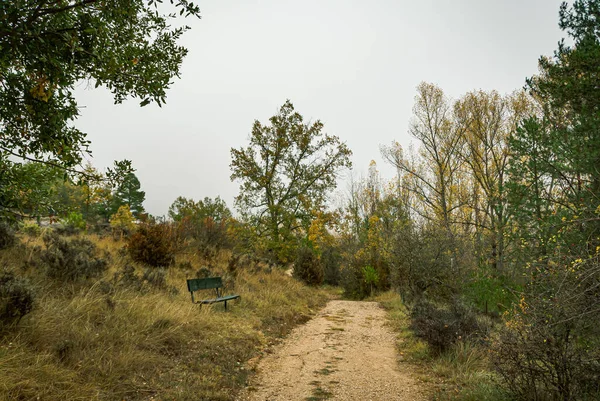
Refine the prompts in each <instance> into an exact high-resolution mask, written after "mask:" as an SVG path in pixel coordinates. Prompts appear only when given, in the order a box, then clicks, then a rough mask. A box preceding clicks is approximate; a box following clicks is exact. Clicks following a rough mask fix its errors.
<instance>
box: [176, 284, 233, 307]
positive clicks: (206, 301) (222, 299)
mask: <svg viewBox="0 0 600 401" xmlns="http://www.w3.org/2000/svg"><path fill="white" fill-rule="evenodd" d="M187 286H188V291H189V292H190V294H191V296H192V302H193V303H195V304H200V305H202V304H214V303H215V302H223V305H224V306H225V309H227V301H231V300H232V299H238V298H241V296H240V295H238V294H232V295H222V294H221V291H220V289H221V288H222V287H223V280H222V279H221V277H207V278H192V279H189V280H187ZM210 289H214V290H215V292H216V295H217V297H216V298H211V299H202V300H195V299H194V292H195V291H199V290H210Z"/></svg>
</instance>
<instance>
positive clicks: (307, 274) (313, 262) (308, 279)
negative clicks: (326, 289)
mask: <svg viewBox="0 0 600 401" xmlns="http://www.w3.org/2000/svg"><path fill="white" fill-rule="evenodd" d="M294 277H296V278H298V279H300V280H302V281H304V282H305V283H306V284H308V285H319V284H321V283H323V265H322V263H321V261H320V260H319V257H318V256H317V255H316V254H315V253H314V251H313V250H312V249H310V248H309V247H301V248H299V249H298V253H297V256H296V261H295V262H294Z"/></svg>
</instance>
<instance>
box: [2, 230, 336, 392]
mask: <svg viewBox="0 0 600 401" xmlns="http://www.w3.org/2000/svg"><path fill="white" fill-rule="evenodd" d="M87 239H88V240H90V241H92V242H93V243H94V246H95V247H96V248H97V249H98V251H99V252H106V253H107V254H110V257H108V258H107V260H109V261H110V262H109V265H108V266H107V268H106V270H105V271H103V272H102V274H101V275H100V276H98V277H94V278H90V279H89V280H87V281H70V282H68V283H66V284H65V283H62V282H59V281H57V280H56V279H48V278H47V276H46V274H45V272H44V269H40V266H39V265H38V264H36V263H32V261H31V260H28V259H32V258H35V257H36V256H35V255H37V253H36V252H37V251H36V252H34V251H33V250H29V249H30V248H31V249H33V248H35V247H37V248H40V247H42V246H43V245H42V239H41V238H35V239H34V240H28V241H29V242H28V243H27V251H26V252H23V250H19V251H16V250H8V249H7V250H5V251H0V263H1V264H3V265H10V266H19V267H18V268H17V267H15V268H14V269H13V271H12V272H11V274H14V275H15V277H19V278H22V279H23V280H25V279H26V280H27V281H28V282H29V283H30V285H31V286H32V287H33V289H34V291H35V294H36V299H35V303H34V307H33V309H32V310H31V311H29V313H27V314H25V315H24V316H23V317H22V318H21V320H20V321H19V322H18V324H16V325H13V326H11V327H10V328H9V329H7V330H1V331H0V332H2V334H1V335H0V371H1V372H2V374H1V375H0V399H2V400H13V399H14V400H30V399H31V400H33V399H41V400H47V401H54V400H56V401H58V400H149V399H160V400H167V399H168V400H214V401H218V400H232V399H235V395H236V393H237V391H238V390H240V389H241V388H242V387H243V386H244V385H245V384H246V382H247V379H248V376H249V375H251V374H252V372H253V364H252V363H249V361H250V360H255V359H256V357H257V356H259V355H260V354H261V352H263V351H264V350H265V349H266V347H268V346H269V345H270V344H271V343H273V342H276V341H279V338H281V337H282V336H283V335H285V334H287V333H288V332H289V331H290V330H291V329H292V328H293V327H294V325H296V324H298V323H300V322H304V321H306V320H307V319H308V318H309V316H310V315H311V314H312V313H313V312H314V311H316V310H317V309H318V308H319V307H320V306H321V305H322V304H323V303H324V302H325V301H326V299H327V297H328V295H327V294H326V293H325V292H324V291H323V290H318V289H314V288H309V287H306V286H304V285H302V284H301V283H299V282H298V281H297V280H294V279H292V278H290V277H288V276H287V275H285V273H284V272H283V271H282V270H281V269H278V268H266V267H265V268H261V267H260V266H259V267H256V266H254V267H253V269H252V271H250V270H249V269H247V268H246V267H245V266H239V267H238V268H237V269H236V270H235V274H231V273H228V272H227V267H228V264H229V261H230V259H231V257H232V256H231V254H230V253H229V252H228V251H221V252H218V253H217V255H216V256H215V257H214V258H212V259H211V260H209V261H207V260H203V259H202V257H201V256H199V255H196V254H186V255H180V256H178V261H177V262H178V263H177V266H178V267H172V268H170V269H166V270H164V277H161V278H160V283H161V284H160V285H156V282H154V283H151V282H148V281H149V280H150V276H149V275H148V274H146V275H145V274H144V272H145V271H147V270H146V268H145V267H144V266H142V265H138V264H136V263H134V262H131V260H130V259H129V258H128V256H127V252H123V251H122V248H123V245H124V244H123V243H121V242H115V241H113V240H112V239H107V238H99V237H94V236H88V237H87ZM23 246H25V245H23ZM37 248H36V249H37ZM32 255H33V256H32ZM9 262H10V263H9ZM203 265H206V266H207V267H206V269H207V270H209V271H210V273H211V274H213V275H221V276H224V282H225V283H226V284H227V286H228V288H226V289H225V293H226V294H227V293H233V292H235V293H237V294H240V295H241V300H240V301H236V302H234V303H232V304H231V307H230V308H228V309H229V310H228V311H225V310H224V308H223V305H222V304H214V305H212V306H206V305H205V306H199V305H195V304H192V303H191V300H190V296H189V292H187V288H186V282H185V280H186V278H191V277H194V276H195V273H196V271H197V270H198V268H199V267H200V266H203ZM152 270H155V268H154V269H152ZM163 278H164V283H163V282H162V280H163ZM152 280H157V279H156V278H153V279H152ZM207 296H212V294H207Z"/></svg>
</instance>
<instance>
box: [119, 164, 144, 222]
mask: <svg viewBox="0 0 600 401" xmlns="http://www.w3.org/2000/svg"><path fill="white" fill-rule="evenodd" d="M140 188H141V184H140V180H138V178H137V177H136V176H135V174H134V173H133V172H130V173H128V174H127V175H126V176H125V177H124V179H123V181H122V182H121V183H120V185H119V186H118V187H117V189H116V190H115V192H114V194H113V208H114V210H115V213H116V211H117V210H119V207H121V206H123V205H128V206H129V210H131V213H133V215H134V216H135V217H139V216H140V214H141V213H143V212H144V206H143V205H142V204H143V203H144V200H145V199H146V193H145V192H144V191H142V190H141V189H140Z"/></svg>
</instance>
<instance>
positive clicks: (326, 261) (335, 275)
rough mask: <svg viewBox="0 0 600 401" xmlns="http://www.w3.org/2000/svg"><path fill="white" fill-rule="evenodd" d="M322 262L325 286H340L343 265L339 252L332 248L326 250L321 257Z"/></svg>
mask: <svg viewBox="0 0 600 401" xmlns="http://www.w3.org/2000/svg"><path fill="white" fill-rule="evenodd" d="M321 261H322V262H323V281H324V282H325V284H329V285H339V284H340V277H341V276H340V265H341V263H342V257H341V256H340V253H339V251H337V250H336V249H334V248H331V247H328V248H326V249H325V250H324V251H323V254H322V255H321Z"/></svg>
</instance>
